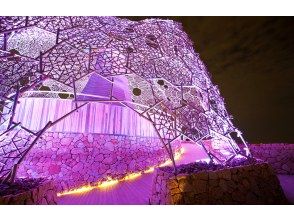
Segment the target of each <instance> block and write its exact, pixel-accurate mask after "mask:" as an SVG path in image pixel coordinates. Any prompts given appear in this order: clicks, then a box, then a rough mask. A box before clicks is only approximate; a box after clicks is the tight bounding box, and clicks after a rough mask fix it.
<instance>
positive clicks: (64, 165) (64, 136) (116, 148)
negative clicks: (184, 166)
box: [0, 17, 251, 190]
mask: <svg viewBox="0 0 294 220" xmlns="http://www.w3.org/2000/svg"><path fill="white" fill-rule="evenodd" d="M0 19H1V23H2V26H1V28H0V38H2V40H1V42H3V45H2V48H1V50H0V77H1V78H0V116H1V118H0V178H7V179H9V178H12V177H13V175H16V174H15V173H14V171H15V169H13V168H15V167H18V166H20V171H19V174H18V175H19V176H26V177H30V176H32V177H46V178H53V179H55V180H57V182H58V183H60V184H62V186H61V185H60V190H64V189H69V188H71V187H76V186H81V185H83V184H86V183H93V182H95V181H98V180H102V179H105V178H107V177H109V176H111V177H113V178H116V177H123V176H126V175H129V174H130V173H132V172H140V171H142V170H146V169H148V168H149V167H154V166H157V165H158V164H160V163H162V162H163V161H165V160H166V159H167V158H170V160H171V161H172V162H173V165H174V168H175V169H176V164H175V159H174V154H175V151H178V150H179V145H180V144H179V142H180V139H181V138H182V139H188V140H190V141H191V142H195V143H197V144H198V145H200V146H201V147H202V148H203V151H204V152H205V153H206V155H207V157H208V158H209V161H210V162H213V163H222V164H225V163H227V162H229V161H230V160H232V159H233V158H235V157H240V156H241V157H250V156H251V155H250V152H249V150H248V147H247V145H246V143H245V141H244V140H243V138H242V135H241V133H240V131H239V130H238V129H237V128H236V127H235V126H234V125H233V123H232V121H231V116H230V115H229V114H228V113H227V111H226V108H225V104H224V100H223V98H222V97H221V95H220V92H219V90H218V88H217V86H215V85H213V84H212V82H211V79H210V77H209V73H208V71H207V69H206V67H205V65H204V64H203V62H202V61H201V60H200V56H199V54H198V53H196V52H195V51H194V49H193V44H192V42H191V41H190V40H189V38H188V36H187V34H186V33H185V32H184V31H183V29H182V27H181V24H179V23H177V22H174V21H171V20H160V19H148V20H143V21H140V22H134V21H129V20H126V19H119V18H115V17H15V18H13V20H11V19H10V18H7V17H0ZM2 33H5V34H4V35H2ZM232 133H237V134H238V137H239V138H240V140H241V141H243V143H244V147H242V148H240V147H239V146H238V145H237V144H236V142H235V140H234V139H233V138H232V137H231V134H232ZM34 145H35V148H34V147H33V146H34ZM142 146H143V147H142ZM158 147H160V149H159V148H158ZM55 148H56V150H55ZM38 155H42V156H38ZM93 164H94V165H93ZM18 175H16V176H18ZM64 175H66V177H65V176H64ZM71 176H73V178H74V179H71ZM62 179H64V180H66V181H64V182H62Z"/></svg>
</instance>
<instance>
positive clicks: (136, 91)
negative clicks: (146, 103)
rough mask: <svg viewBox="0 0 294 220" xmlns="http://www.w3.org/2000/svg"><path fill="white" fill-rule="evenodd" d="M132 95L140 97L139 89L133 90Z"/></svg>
mask: <svg viewBox="0 0 294 220" xmlns="http://www.w3.org/2000/svg"><path fill="white" fill-rule="evenodd" d="M133 94H134V95H135V96H139V95H141V89H139V88H134V89H133Z"/></svg>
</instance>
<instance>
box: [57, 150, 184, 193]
mask: <svg viewBox="0 0 294 220" xmlns="http://www.w3.org/2000/svg"><path fill="white" fill-rule="evenodd" d="M183 153H184V149H183V148H181V149H179V150H178V151H177V152H176V153H175V155H174V159H175V161H176V160H178V159H180V157H181V156H182V154H183ZM171 164H172V161H171V160H170V159H168V160H166V161H165V162H163V163H162V164H160V165H158V166H153V167H150V168H149V169H147V170H145V171H143V172H136V173H131V174H128V175H126V176H125V177H123V178H122V179H112V178H110V177H109V178H108V179H107V180H106V181H103V182H99V183H98V184H97V185H96V186H90V185H87V186H82V187H80V188H77V189H72V190H69V191H65V192H62V193H57V196H58V197H60V196H64V195H70V194H81V193H84V192H88V191H91V190H93V189H95V188H96V189H97V188H99V189H102V188H106V187H109V186H113V185H116V184H118V183H119V182H122V181H127V180H133V179H136V178H138V177H139V176H141V175H142V173H152V172H153V171H154V170H155V168H156V167H164V166H169V165H171Z"/></svg>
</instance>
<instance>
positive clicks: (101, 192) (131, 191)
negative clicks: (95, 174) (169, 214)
mask: <svg viewBox="0 0 294 220" xmlns="http://www.w3.org/2000/svg"><path fill="white" fill-rule="evenodd" d="M182 147H183V148H184V153H183V154H182V156H181V158H180V159H179V160H177V164H185V163H190V162H193V161H195V160H199V159H203V158H206V154H205V153H204V152H203V151H202V149H201V147H199V146H196V145H193V144H189V143H185V144H183V145H182ZM152 178H153V173H148V174H143V175H141V176H139V177H138V178H136V179H133V180H127V181H123V182H119V183H118V184H116V185H113V186H109V187H106V188H103V189H93V190H91V191H89V192H84V193H80V194H71V195H65V196H61V197H59V198H58V204H68V205H71V204H72V205H73V204H75V205H83V204H84V205H95V204H97V205H98V204H101V205H102V204H103V205H108V204H109V205H110V204H117V205H119V204H125V205H127V204H148V199H149V196H150V193H151V187H152Z"/></svg>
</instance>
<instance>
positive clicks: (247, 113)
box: [127, 17, 294, 143]
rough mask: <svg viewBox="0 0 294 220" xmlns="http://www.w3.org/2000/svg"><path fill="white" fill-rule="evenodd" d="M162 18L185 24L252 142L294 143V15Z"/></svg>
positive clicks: (235, 119)
mask: <svg viewBox="0 0 294 220" xmlns="http://www.w3.org/2000/svg"><path fill="white" fill-rule="evenodd" d="M127 18H128V19H130V20H142V19H145V18H148V17H127ZM153 18H155V17H153ZM157 18H163V19H172V20H176V21H179V22H181V23H182V25H183V28H184V30H185V32H186V33H187V34H188V35H189V36H190V38H191V39H192V41H193V42H194V48H195V50H196V51H197V52H198V53H200V57H201V59H202V60H203V61H204V62H205V64H206V66H207V68H208V70H209V72H210V73H211V75H212V81H213V82H214V83H215V84H217V85H218V86H219V88H220V91H221V94H222V96H223V97H224V98H225V102H226V106H227V110H228V111H229V113H230V114H232V115H233V117H234V120H233V122H234V124H235V125H236V126H237V127H238V128H239V129H240V130H241V131H242V132H243V134H244V137H245V139H246V140H247V141H249V142H250V143H268V142H285V143H286V142H288V143H294V136H293V134H294V128H293V127H294V120H293V118H294V117H293V114H294V92H293V90H294V17H157Z"/></svg>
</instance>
